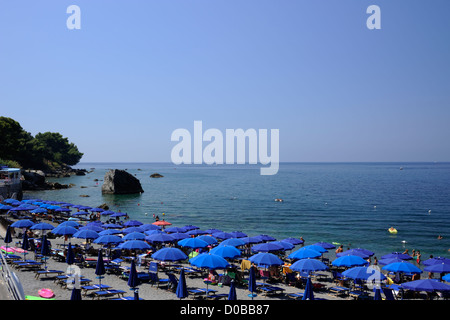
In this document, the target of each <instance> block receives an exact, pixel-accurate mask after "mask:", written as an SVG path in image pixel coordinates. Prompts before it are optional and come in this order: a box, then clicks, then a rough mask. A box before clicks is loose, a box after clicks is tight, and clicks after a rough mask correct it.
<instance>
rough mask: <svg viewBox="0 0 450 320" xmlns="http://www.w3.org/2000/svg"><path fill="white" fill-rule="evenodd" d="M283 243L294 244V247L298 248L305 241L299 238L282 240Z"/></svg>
mask: <svg viewBox="0 0 450 320" xmlns="http://www.w3.org/2000/svg"><path fill="white" fill-rule="evenodd" d="M281 241H284V242H289V243H292V244H293V245H294V246H296V245H298V244H302V243H304V242H305V241H303V240H301V239H298V238H292V237H289V238H286V239H283V240H281Z"/></svg>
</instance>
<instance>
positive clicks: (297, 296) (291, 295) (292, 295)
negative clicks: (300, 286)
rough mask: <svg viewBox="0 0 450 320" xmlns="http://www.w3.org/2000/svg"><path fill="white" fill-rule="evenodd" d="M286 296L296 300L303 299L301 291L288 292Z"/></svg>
mask: <svg viewBox="0 0 450 320" xmlns="http://www.w3.org/2000/svg"><path fill="white" fill-rule="evenodd" d="M287 296H288V297H290V298H293V299H296V300H298V299H303V292H297V293H288V294H287Z"/></svg>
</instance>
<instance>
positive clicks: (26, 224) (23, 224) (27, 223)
mask: <svg viewBox="0 0 450 320" xmlns="http://www.w3.org/2000/svg"><path fill="white" fill-rule="evenodd" d="M32 226H34V222H33V221H31V220H28V219H22V220H17V221H16V222H14V223H12V224H11V227H12V228H30V227H32Z"/></svg>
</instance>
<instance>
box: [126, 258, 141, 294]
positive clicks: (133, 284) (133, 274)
mask: <svg viewBox="0 0 450 320" xmlns="http://www.w3.org/2000/svg"><path fill="white" fill-rule="evenodd" d="M127 284H128V286H129V287H130V288H131V289H132V290H133V291H134V300H139V291H138V289H137V286H138V285H139V278H138V275H137V271H136V263H135V262H134V259H133V260H131V266H130V275H129V277H128V282H127Z"/></svg>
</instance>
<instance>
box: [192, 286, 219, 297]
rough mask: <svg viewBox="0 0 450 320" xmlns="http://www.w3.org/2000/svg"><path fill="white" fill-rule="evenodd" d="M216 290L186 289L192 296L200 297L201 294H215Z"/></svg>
mask: <svg viewBox="0 0 450 320" xmlns="http://www.w3.org/2000/svg"><path fill="white" fill-rule="evenodd" d="M216 292H217V290H214V289H205V288H193V289H188V293H189V294H190V295H193V296H194V297H202V296H203V295H206V296H207V295H209V294H210V293H212V294H215V293H216Z"/></svg>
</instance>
